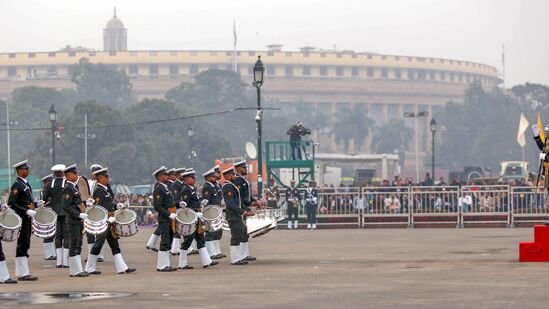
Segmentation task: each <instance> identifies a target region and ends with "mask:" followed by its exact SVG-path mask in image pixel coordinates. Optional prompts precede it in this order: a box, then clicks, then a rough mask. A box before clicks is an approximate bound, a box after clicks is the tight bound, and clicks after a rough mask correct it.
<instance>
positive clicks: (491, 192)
mask: <svg viewBox="0 0 549 309" xmlns="http://www.w3.org/2000/svg"><path fill="white" fill-rule="evenodd" d="M509 189H510V187H509V186H508V185H471V186H462V187H461V194H460V198H459V210H460V218H461V223H460V226H461V227H463V226H464V225H466V224H487V223H499V224H506V225H507V226H510V225H511V217H512V211H511V207H510V202H509Z"/></svg>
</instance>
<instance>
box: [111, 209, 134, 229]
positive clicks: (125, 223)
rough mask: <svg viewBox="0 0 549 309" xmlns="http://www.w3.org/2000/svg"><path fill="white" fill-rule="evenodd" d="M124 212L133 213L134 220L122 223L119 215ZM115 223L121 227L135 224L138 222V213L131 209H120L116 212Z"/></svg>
mask: <svg viewBox="0 0 549 309" xmlns="http://www.w3.org/2000/svg"><path fill="white" fill-rule="evenodd" d="M123 212H129V213H131V215H132V219H131V220H130V221H128V222H121V221H119V220H118V218H117V216H118V214H121V213H123ZM114 220H115V221H114V222H115V223H117V224H120V225H128V224H132V223H133V222H135V221H136V220H137V213H136V212H135V211H133V210H131V209H119V210H117V211H115V212H114Z"/></svg>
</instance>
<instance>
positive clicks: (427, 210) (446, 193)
mask: <svg viewBox="0 0 549 309" xmlns="http://www.w3.org/2000/svg"><path fill="white" fill-rule="evenodd" d="M458 205H459V187H457V186H414V187H411V189H410V206H411V208H410V209H411V216H410V227H414V226H417V225H421V224H423V225H428V226H432V225H452V226H453V225H455V226H456V227H458V226H459V224H460V222H459V209H458Z"/></svg>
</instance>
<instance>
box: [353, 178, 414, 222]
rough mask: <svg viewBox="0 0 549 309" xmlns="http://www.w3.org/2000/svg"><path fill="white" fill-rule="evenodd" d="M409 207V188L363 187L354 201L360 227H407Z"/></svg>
mask: <svg viewBox="0 0 549 309" xmlns="http://www.w3.org/2000/svg"><path fill="white" fill-rule="evenodd" d="M410 207H411V206H410V187H364V188H362V192H361V195H360V196H359V197H358V199H357V201H356V208H357V209H359V210H362V211H361V212H360V213H359V216H362V217H361V218H359V222H362V227H365V226H367V225H380V226H381V225H390V224H394V223H399V224H401V225H404V224H405V225H406V226H408V227H409V226H411V221H410Z"/></svg>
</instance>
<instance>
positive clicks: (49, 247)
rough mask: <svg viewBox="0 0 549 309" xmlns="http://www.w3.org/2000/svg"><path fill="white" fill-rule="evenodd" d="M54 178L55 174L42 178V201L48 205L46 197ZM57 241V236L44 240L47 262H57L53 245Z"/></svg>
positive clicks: (49, 205)
mask: <svg viewBox="0 0 549 309" xmlns="http://www.w3.org/2000/svg"><path fill="white" fill-rule="evenodd" d="M52 178H53V174H49V175H47V176H44V177H42V179H40V181H42V192H41V193H40V197H41V199H42V200H43V201H44V203H46V202H47V201H48V200H47V199H45V198H44V195H45V193H46V191H47V190H48V188H49V187H50V184H51V181H52ZM45 205H46V206H48V207H50V208H51V204H45ZM54 239H55V235H53V236H52V237H48V238H44V257H45V260H46V261H55V260H57V256H56V253H55V245H54V243H53V241H54Z"/></svg>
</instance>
